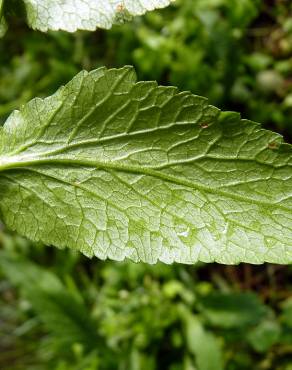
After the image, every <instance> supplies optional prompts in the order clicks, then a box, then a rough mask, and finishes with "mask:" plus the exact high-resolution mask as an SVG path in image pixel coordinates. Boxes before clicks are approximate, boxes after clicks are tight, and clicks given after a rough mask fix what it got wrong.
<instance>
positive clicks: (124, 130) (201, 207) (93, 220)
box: [0, 67, 292, 264]
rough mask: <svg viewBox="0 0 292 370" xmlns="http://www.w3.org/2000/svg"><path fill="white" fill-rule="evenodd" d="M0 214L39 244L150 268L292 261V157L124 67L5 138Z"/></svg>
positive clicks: (232, 119) (270, 137)
mask: <svg viewBox="0 0 292 370" xmlns="http://www.w3.org/2000/svg"><path fill="white" fill-rule="evenodd" d="M0 146H1V152H0V196H1V203H0V211H1V214H2V219H3V221H4V222H5V223H6V224H7V226H8V227H9V228H11V229H13V230H16V231H17V232H18V233H20V234H22V235H25V236H27V237H28V238H30V239H32V240H36V241H42V242H44V243H46V244H53V245H55V246H58V247H67V246H68V247H71V248H75V249H78V250H80V251H81V252H83V253H84V254H86V255H87V256H93V255H95V256H97V257H99V258H101V259H106V258H111V259H114V260H123V259H124V258H130V259H132V260H133V261H144V262H147V263H155V262H157V260H161V261H163V262H165V263H172V262H174V261H176V262H181V263H195V262H197V261H203V262H213V261H216V262H220V263H226V264H234V263H238V262H250V263H262V262H264V261H267V262H273V263H291V262H292V212H291V211H292V169H291V165H292V150H291V146H290V145H288V144H285V143H283V141H282V138H281V137H280V136H279V135H277V134H275V133H273V132H270V131H267V130H264V129H262V128H261V127H260V125H258V124H256V123H254V122H251V121H248V120H241V118H240V116H239V115H238V114H236V113H230V112H220V111H219V110H218V109H217V108H215V107H213V106H210V105H209V104H208V101H207V100H206V99H205V98H202V97H198V96H195V95H192V94H191V93H189V92H178V91H177V89H176V88H174V87H161V86H157V84H156V83H155V82H138V83H137V82H136V76H135V72H134V70H133V69H132V68H131V67H125V68H122V69H110V70H107V69H105V68H100V69H98V70H95V71H92V72H90V73H88V72H81V73H80V74H78V75H77V76H76V77H75V78H74V79H73V80H72V81H71V82H69V83H68V84H67V85H66V86H65V87H62V88H61V89H59V90H58V91H57V93H55V94H54V95H53V96H51V97H48V98H46V99H44V100H42V99H34V100H32V101H31V102H29V103H28V104H26V105H25V106H23V107H22V108H21V110H20V111H15V112H13V113H12V114H11V116H10V117H9V118H8V120H7V121H6V123H5V125H4V127H3V128H2V129H1V132H0Z"/></svg>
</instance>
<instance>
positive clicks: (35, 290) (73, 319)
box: [0, 251, 101, 351]
mask: <svg viewBox="0 0 292 370" xmlns="http://www.w3.org/2000/svg"><path fill="white" fill-rule="evenodd" d="M0 268H1V271H2V272H3V273H4V274H5V276H7V278H8V279H9V280H10V281H11V282H12V283H13V285H16V286H18V287H19V288H20V289H21V290H22V291H23V294H24V296H25V297H26V298H27V299H28V301H29V302H30V303H31V305H32V308H33V310H34V311H35V312H36V313H37V315H38V316H39V317H40V319H41V320H42V322H43V323H44V324H45V326H46V327H47V329H48V330H49V331H50V333H51V335H53V336H54V339H55V342H56V344H57V345H58V346H60V347H61V348H62V349H63V351H64V348H65V349H71V348H72V346H73V345H74V343H79V344H82V345H83V346H84V348H85V349H94V348H95V347H96V344H97V341H98V340H99V344H101V343H100V339H99V337H98V335H97V333H96V323H95V321H94V320H93V319H92V317H91V316H90V315H89V314H88V310H87V308H86V307H85V305H84V304H83V302H82V301H79V300H77V299H76V297H75V296H74V295H73V294H72V292H70V291H69V290H68V289H67V287H65V286H64V285H63V284H62V282H61V281H60V280H59V278H58V277H57V275H54V274H53V273H51V272H49V271H47V270H45V269H44V268H41V267H39V266H37V265H36V264H34V263H32V262H29V261H27V260H24V259H22V258H19V256H17V255H14V254H13V253H7V252H4V251H2V252H1V253H0Z"/></svg>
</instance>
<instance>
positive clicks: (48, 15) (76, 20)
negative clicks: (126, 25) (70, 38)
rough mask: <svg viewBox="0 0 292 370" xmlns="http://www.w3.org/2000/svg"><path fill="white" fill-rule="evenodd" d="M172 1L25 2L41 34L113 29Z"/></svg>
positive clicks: (47, 0) (30, 20)
mask: <svg viewBox="0 0 292 370" xmlns="http://www.w3.org/2000/svg"><path fill="white" fill-rule="evenodd" d="M171 1H172V0H24V4H25V6H26V10H27V18H28V22H29V24H30V25H31V27H33V28H35V29H38V30H41V31H48V30H65V31H69V32H74V31H76V30H78V29H81V30H89V31H93V30H95V29H96V28H111V26H112V25H113V23H121V22H123V21H125V20H127V19H128V18H130V17H131V16H136V15H142V14H144V13H145V12H147V11H149V10H154V9H156V8H163V7H165V6H167V5H169V4H170V2H171Z"/></svg>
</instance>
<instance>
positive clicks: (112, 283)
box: [0, 233, 292, 370]
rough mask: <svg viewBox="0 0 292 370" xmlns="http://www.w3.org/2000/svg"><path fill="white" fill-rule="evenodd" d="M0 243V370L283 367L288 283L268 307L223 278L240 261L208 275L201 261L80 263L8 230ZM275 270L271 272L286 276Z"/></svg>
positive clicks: (287, 352) (289, 341)
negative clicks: (188, 264)
mask: <svg viewBox="0 0 292 370" xmlns="http://www.w3.org/2000/svg"><path fill="white" fill-rule="evenodd" d="M1 241H2V247H3V250H2V251H1V253H0V273H1V275H2V278H3V279H4V278H5V279H6V280H2V284H1V286H0V287H1V300H0V302H1V311H0V322H5V325H4V326H2V327H1V329H0V335H1V341H0V349H1V353H3V354H4V355H3V356H0V367H1V369H9V370H14V369H15V370H16V369H40V370H43V369H44V370H47V369H58V370H60V369H62V370H63V369H64V370H67V369H68V370H69V369H74V370H75V369H76V370H77V369H82V370H83V369H90V370H97V369H102V370H103V369H105V370H109V369H121V370H126V369H130V370H148V369H149V370H151V369H153V370H154V369H171V370H191V369H198V370H220V369H227V370H232V369H250V368H252V369H271V370H272V369H273V370H288V369H289V366H290V364H291V359H292V323H291V312H292V304H291V298H287V299H286V298H285V294H286V293H288V294H289V290H288V291H287V292H285V291H284V292H283V293H284V295H283V296H282V295H281V294H280V292H277V291H276V290H275V291H274V292H273V291H271V292H270V294H276V297H275V298H274V299H271V298H270V299H269V301H270V304H267V303H268V301H266V303H265V302H264V299H265V297H264V296H262V297H259V296H257V295H255V294H254V293H252V292H251V291H250V290H246V289H244V287H243V286H242V287H237V288H236V279H234V277H233V279H230V277H229V278H228V275H225V273H226V269H233V273H238V270H239V273H238V278H239V277H240V274H241V273H242V271H240V267H236V268H232V267H221V268H220V270H219V271H220V275H219V276H216V273H215V271H214V268H213V269H212V268H211V269H209V268H206V267H205V266H204V265H198V266H197V267H195V268H191V267H185V266H179V265H174V266H166V265H163V264H158V265H156V266H149V265H143V264H132V263H114V264H113V263H111V262H101V261H94V260H93V261H90V262H89V263H87V260H85V259H83V258H82V257H79V256H78V255H77V254H75V253H73V252H69V251H66V252H65V251H60V250H55V249H54V250H52V249H51V250H49V251H48V249H47V248H44V247H42V246H41V245H31V244H30V243H28V242H27V241H26V240H24V239H22V238H20V237H15V236H13V235H11V236H10V235H9V234H7V233H5V234H3V233H2V234H1ZM248 267H249V268H251V266H248ZM270 267H272V266H270ZM218 268H219V267H218ZM267 268H268V267H265V266H262V267H260V266H259V267H257V269H258V272H259V273H258V274H257V278H259V276H260V275H261V274H262V275H263V276H264V280H265V279H267V274H266V272H265V271H266V269H267ZM279 272H280V274H277V272H276V270H275V271H274V272H273V276H272V278H273V279H275V280H277V279H278V276H282V275H283V274H285V279H286V278H287V279H289V277H290V278H291V275H292V271H291V270H290V269H289V271H286V270H285V268H283V267H281V270H279ZM214 273H215V275H214V276H212V274H214ZM270 274H271V272H270ZM224 275H225V276H224ZM204 276H205V277H204ZM218 278H219V281H218V280H217V279H218ZM249 279H250V277H245V278H244V279H242V281H241V283H242V284H246V282H247V281H248V280H249ZM273 284H275V281H274V283H273ZM269 288H270V287H269Z"/></svg>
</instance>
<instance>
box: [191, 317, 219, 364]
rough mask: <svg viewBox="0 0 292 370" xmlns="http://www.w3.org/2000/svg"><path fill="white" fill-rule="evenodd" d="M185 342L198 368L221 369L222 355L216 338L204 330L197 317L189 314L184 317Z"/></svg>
mask: <svg viewBox="0 0 292 370" xmlns="http://www.w3.org/2000/svg"><path fill="white" fill-rule="evenodd" d="M185 331H186V342H187V346H188V349H189V351H190V352H191V353H192V354H193V355H194V356H195V359H196V363H197V366H198V370H223V369H224V366H223V355H222V350H221V348H220V346H219V343H218V340H217V338H216V337H215V336H214V334H213V333H211V332H208V331H206V330H205V328H204V326H203V325H202V323H201V321H200V319H199V317H197V316H195V315H191V314H189V315H188V316H187V317H186V318H185Z"/></svg>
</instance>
